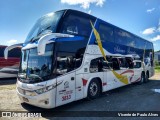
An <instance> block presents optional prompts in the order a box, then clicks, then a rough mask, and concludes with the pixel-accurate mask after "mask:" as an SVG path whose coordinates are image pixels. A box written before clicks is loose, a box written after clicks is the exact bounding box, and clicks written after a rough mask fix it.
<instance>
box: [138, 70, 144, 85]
mask: <svg viewBox="0 0 160 120" xmlns="http://www.w3.org/2000/svg"><path fill="white" fill-rule="evenodd" d="M144 81H145V74H144V73H142V74H141V80H140V81H139V82H138V83H139V84H140V85H141V84H142V83H144Z"/></svg>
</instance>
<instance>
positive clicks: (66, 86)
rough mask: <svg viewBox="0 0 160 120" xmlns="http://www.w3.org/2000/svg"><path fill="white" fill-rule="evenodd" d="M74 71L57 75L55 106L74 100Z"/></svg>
mask: <svg viewBox="0 0 160 120" xmlns="http://www.w3.org/2000/svg"><path fill="white" fill-rule="evenodd" d="M75 78H76V76H75V71H72V72H69V73H68V74H64V75H63V76H60V77H57V94H56V106H60V105H63V104H66V103H69V102H72V101H74V100H75V81H76V80H75Z"/></svg>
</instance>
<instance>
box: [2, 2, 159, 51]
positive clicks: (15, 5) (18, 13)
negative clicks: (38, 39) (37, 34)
mask: <svg viewBox="0 0 160 120" xmlns="http://www.w3.org/2000/svg"><path fill="white" fill-rule="evenodd" d="M67 8H70V9H76V10H79V11H83V12H86V13H89V14H91V15H93V16H96V17H98V18H101V19H102V20H105V21H107V22H109V23H111V24H113V25H116V26H118V27H120V28H122V29H125V30H127V31H129V32H131V33H133V34H136V35H138V36H140V37H142V38H144V39H147V40H149V41H152V42H153V44H154V48H155V51H157V50H160V0H0V45H12V44H15V43H23V42H24V40H25V39H26V37H27V34H28V33H29V31H30V29H31V28H32V27H33V25H34V24H35V22H36V20H37V19H38V18H40V17H41V16H43V15H45V14H47V13H50V12H54V11H57V10H61V9H67Z"/></svg>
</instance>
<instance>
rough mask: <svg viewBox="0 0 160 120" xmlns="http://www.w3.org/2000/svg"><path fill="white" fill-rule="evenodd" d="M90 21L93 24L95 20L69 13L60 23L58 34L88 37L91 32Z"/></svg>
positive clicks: (84, 15) (78, 13) (87, 16)
mask: <svg viewBox="0 0 160 120" xmlns="http://www.w3.org/2000/svg"><path fill="white" fill-rule="evenodd" d="M90 21H92V23H94V21H95V19H94V18H93V17H91V16H89V15H87V14H84V13H80V12H76V11H70V12H68V13H67V14H66V15H65V17H64V19H63V21H62V24H61V28H60V33H65V34H72V35H80V36H85V37H89V36H90V34H91V30H92V28H91V24H90Z"/></svg>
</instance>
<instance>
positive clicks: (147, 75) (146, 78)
mask: <svg viewBox="0 0 160 120" xmlns="http://www.w3.org/2000/svg"><path fill="white" fill-rule="evenodd" d="M148 78H149V74H148V72H147V74H146V77H145V81H144V82H145V83H146V82H148Z"/></svg>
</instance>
